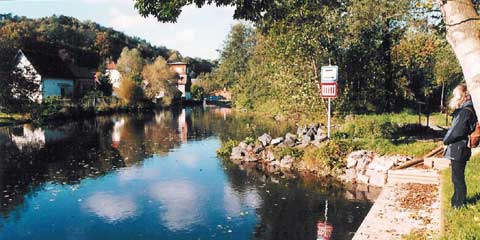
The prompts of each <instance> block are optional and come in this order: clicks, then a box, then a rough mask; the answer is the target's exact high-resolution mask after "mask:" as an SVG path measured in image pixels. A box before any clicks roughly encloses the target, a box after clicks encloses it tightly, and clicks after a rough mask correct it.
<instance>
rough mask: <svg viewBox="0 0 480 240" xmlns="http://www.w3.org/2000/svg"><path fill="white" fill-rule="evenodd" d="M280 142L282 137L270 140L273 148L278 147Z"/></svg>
mask: <svg viewBox="0 0 480 240" xmlns="http://www.w3.org/2000/svg"><path fill="white" fill-rule="evenodd" d="M282 142H283V137H278V138H274V139H272V141H271V142H270V143H271V144H272V145H274V146H275V145H278V144H280V143H282Z"/></svg>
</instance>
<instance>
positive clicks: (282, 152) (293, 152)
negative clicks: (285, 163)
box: [274, 147, 303, 159]
mask: <svg viewBox="0 0 480 240" xmlns="http://www.w3.org/2000/svg"><path fill="white" fill-rule="evenodd" d="M274 155H275V158H276V159H282V158H283V157H285V156H287V155H289V156H290V157H293V158H294V159H301V158H302V157H303V150H301V149H298V148H292V147H280V148H275V151H274Z"/></svg>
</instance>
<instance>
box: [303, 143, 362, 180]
mask: <svg viewBox="0 0 480 240" xmlns="http://www.w3.org/2000/svg"><path fill="white" fill-rule="evenodd" d="M357 149H358V144H357V143H356V142H355V141H353V140H351V139H341V140H340V139H332V140H330V141H328V142H326V143H325V144H322V145H321V146H320V147H319V148H313V147H310V148H307V149H305V153H304V155H303V160H304V161H305V164H307V165H308V166H309V167H310V168H313V169H317V170H318V171H319V172H322V173H324V174H325V175H326V174H332V175H333V174H335V173H336V172H337V171H340V170H343V169H344V168H345V167H346V158H347V155H348V154H349V153H350V152H352V151H355V150H357Z"/></svg>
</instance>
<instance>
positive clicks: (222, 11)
mask: <svg viewBox="0 0 480 240" xmlns="http://www.w3.org/2000/svg"><path fill="white" fill-rule="evenodd" d="M133 4H134V2H133V0H0V12H1V13H12V14H16V15H20V16H27V17H30V18H38V17H44V16H51V15H53V14H56V15H66V16H72V17H76V18H78V19H80V20H92V21H95V22H98V23H100V24H101V25H104V26H107V27H112V28H114V29H116V30H119V31H122V32H125V33H126V34H128V35H131V36H138V37H141V38H144V39H146V40H147V41H149V42H151V43H152V44H154V45H159V46H166V47H168V48H171V49H177V50H179V51H180V52H181V53H182V55H184V56H192V57H202V58H207V59H214V58H217V57H218V53H217V51H216V50H217V49H220V48H221V47H222V44H223V41H224V40H225V37H226V36H227V34H228V31H229V30H230V27H231V25H232V24H234V23H235V20H233V17H232V16H233V8H217V7H213V6H205V7H203V8H201V9H199V8H196V7H194V6H188V7H186V8H184V10H183V12H182V14H181V16H180V18H179V19H178V21H177V23H175V24H172V23H160V22H157V20H155V19H154V18H152V17H150V18H146V19H145V18H142V17H141V16H140V15H139V14H138V13H137V12H136V11H135V9H134V8H133Z"/></svg>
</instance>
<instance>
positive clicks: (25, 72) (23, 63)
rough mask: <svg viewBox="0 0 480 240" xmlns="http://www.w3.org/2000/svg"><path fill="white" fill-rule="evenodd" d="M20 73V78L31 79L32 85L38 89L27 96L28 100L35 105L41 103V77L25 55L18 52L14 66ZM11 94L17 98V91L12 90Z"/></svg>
mask: <svg viewBox="0 0 480 240" xmlns="http://www.w3.org/2000/svg"><path fill="white" fill-rule="evenodd" d="M16 67H17V68H18V69H20V70H21V71H22V76H23V77H24V78H25V79H32V80H33V82H34V83H36V84H38V89H37V90H36V91H34V92H32V93H31V94H29V95H28V98H29V99H30V100H31V101H33V102H37V103H41V102H42V100H43V99H42V84H41V82H42V76H41V75H40V74H38V72H37V70H35V68H34V67H33V65H32V63H31V62H30V61H29V60H28V59H27V57H25V55H24V54H23V53H22V52H21V51H20V52H19V56H18V63H17V66H16ZM12 93H13V96H14V97H19V96H18V93H17V89H15V88H13V89H12Z"/></svg>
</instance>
